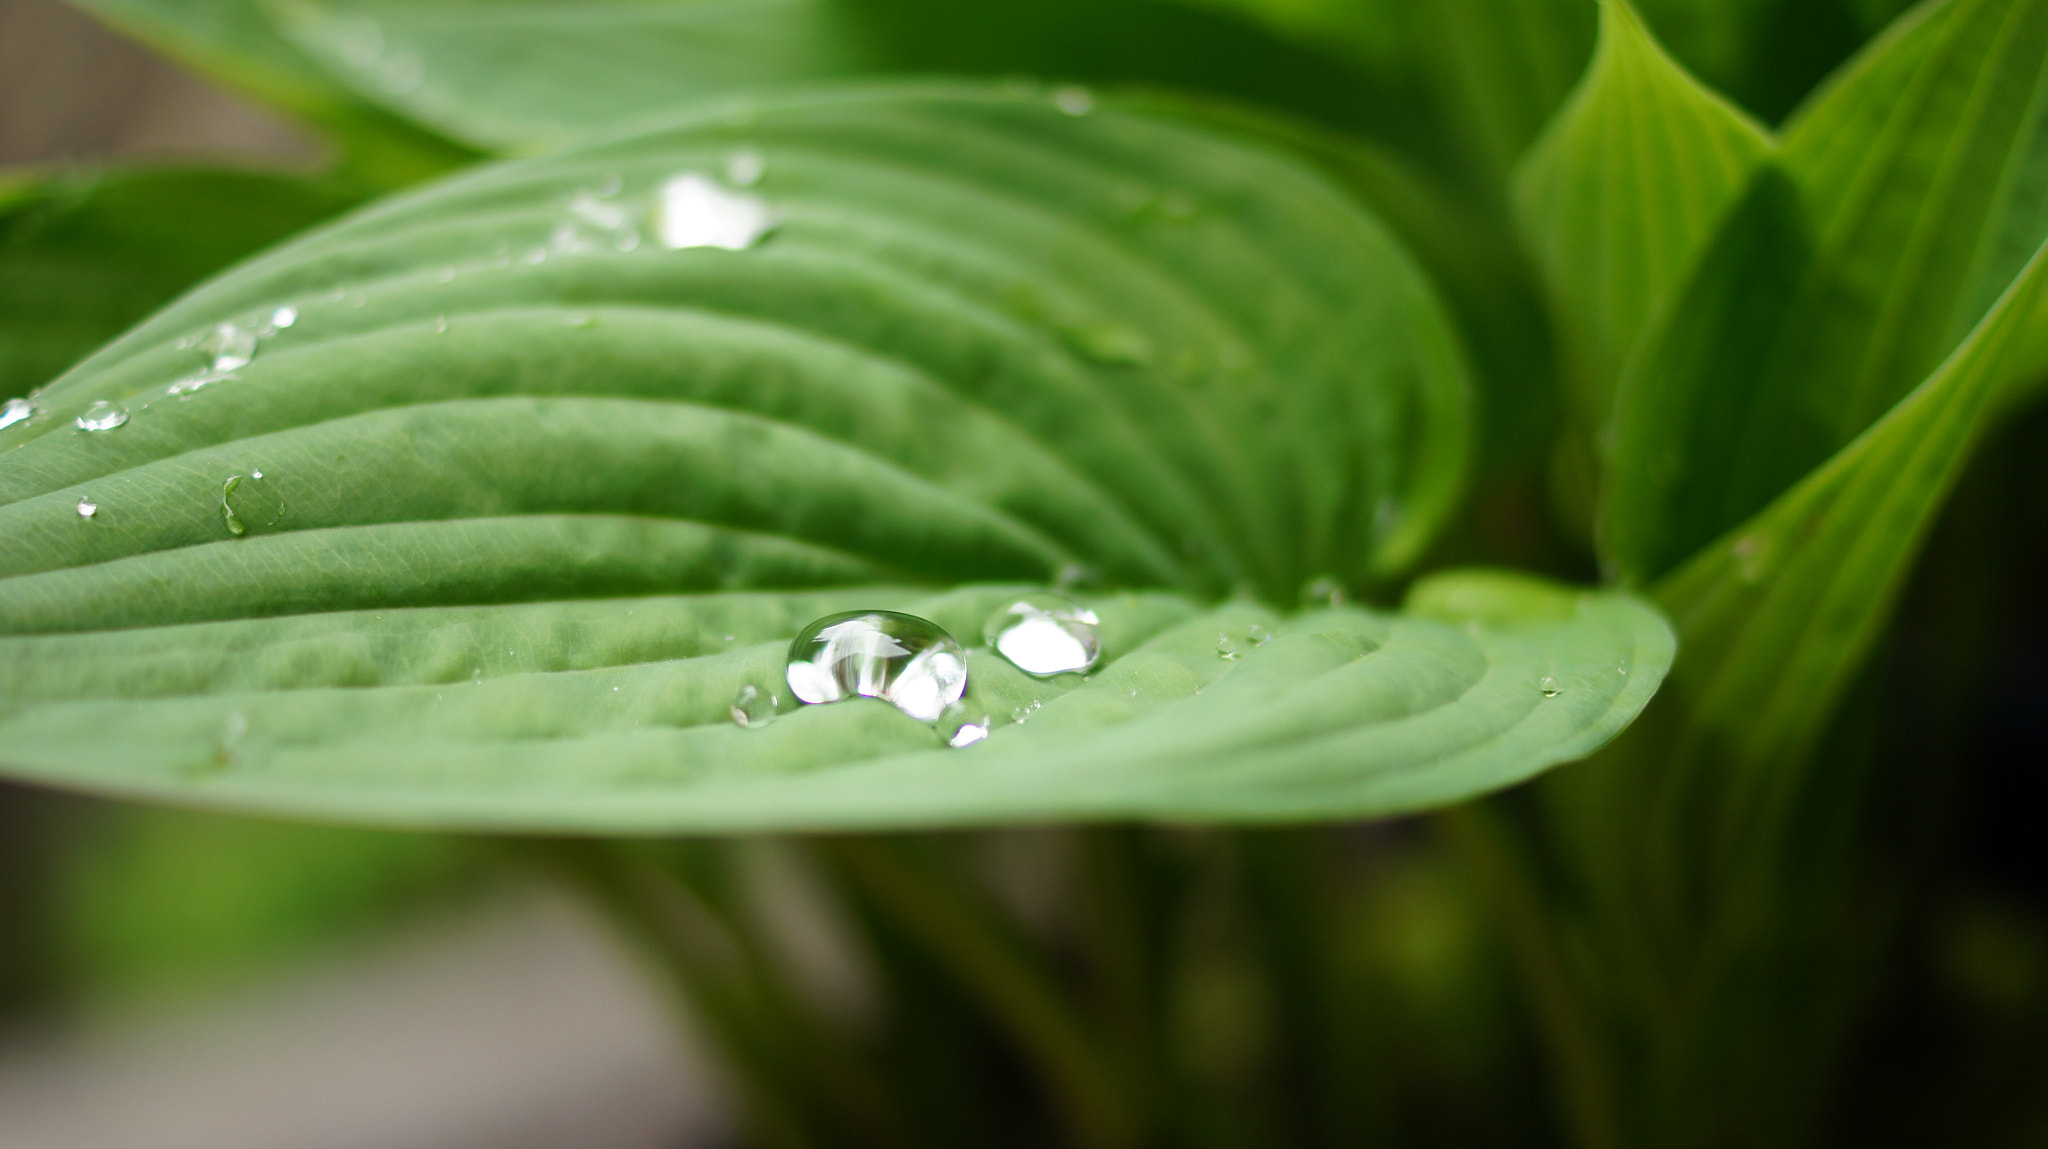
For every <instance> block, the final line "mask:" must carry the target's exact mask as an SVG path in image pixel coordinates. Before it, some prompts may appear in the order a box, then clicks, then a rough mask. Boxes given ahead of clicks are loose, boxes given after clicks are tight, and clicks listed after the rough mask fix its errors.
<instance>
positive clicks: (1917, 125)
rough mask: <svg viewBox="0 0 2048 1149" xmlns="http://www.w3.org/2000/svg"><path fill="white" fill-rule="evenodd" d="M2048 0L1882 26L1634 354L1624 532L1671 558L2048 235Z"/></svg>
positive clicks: (1619, 453)
mask: <svg viewBox="0 0 2048 1149" xmlns="http://www.w3.org/2000/svg"><path fill="white" fill-rule="evenodd" d="M2044 109H2048V3H2044V2H2042V0H1951V2H1948V3H1941V4H1935V5H1932V6H1930V7H1927V8H1924V9H1921V10H1919V11H1918V12H1917V13H1916V14H1915V15H1914V16H1913V17H1909V18H1908V19H1907V20H1905V21H1903V22H1902V23H1901V24H1900V25H1898V26H1897V27H1895V28H1894V29H1893V31H1892V32H1891V33H1889V34H1888V35H1887V36H1885V37H1884V38H1883V39H1882V40H1880V41H1879V42H1877V43H1876V44H1874V45H1873V46H1872V48H1871V49H1870V51H1868V52H1867V53H1866V54H1865V55H1864V56H1863V57H1861V58H1860V59H1859V60H1857V61H1856V62H1855V63H1854V64H1853V65H1852V66H1851V67H1850V68H1849V69H1848V70H1847V72H1846V73H1845V74H1844V75H1842V76H1841V77H1840V78H1839V79H1838V80H1837V81H1835V82H1834V83H1833V84H1832V85H1831V86H1830V87H1829V88H1827V89H1826V90H1824V91H1823V92H1822V93H1820V94H1819V95H1818V96H1817V97H1816V98H1815V100H1814V101H1813V103H1812V104H1811V105H1810V106H1809V107H1807V108H1805V109H1804V110H1802V111H1801V112H1800V113H1799V114H1798V115H1797V116H1796V117H1795V118H1794V120H1793V122H1792V123H1791V124H1790V125H1789V126H1788V127H1787V128H1786V130H1785V135H1784V144H1783V147H1782V150H1781V152H1780V154H1779V155H1778V156H1777V157H1776V158H1775V160H1774V161H1773V162H1772V163H1771V164H1769V165H1767V166H1766V167H1765V168H1763V169H1762V170H1761V171H1760V172H1759V174H1758V176H1757V178H1756V179H1755V181H1754V182H1753V183H1752V184H1751V186H1750V188H1749V190H1748V192H1747V193H1746V194H1745V196H1744V198H1743V200H1742V202H1741V203H1740V204H1739V205H1738V206H1737V207H1736V208H1735V209H1734V210H1733V211H1732V212H1731V213H1730V215H1729V218H1728V220H1727V223H1726V224H1725V226H1724V227H1723V229H1722V231H1721V233H1720V235H1719V237H1718V238H1717V240H1716V241H1715V243H1714V244H1713V245H1712V250H1711V252H1710V255H1709V256H1708V257H1707V258H1706V259H1705V260H1704V261H1703V262H1702V263H1701V265H1700V267H1699V269H1698V271H1697V273H1696V274H1695V276H1694V277H1693V279H1692V281H1691V282H1690V283H1689V284H1688V286H1687V287H1686V288H1685V290H1684V291H1683V292H1682V293H1681V294H1680V295H1679V296H1678V298H1677V301H1676V302H1675V303H1674V304H1673V305H1672V306H1671V307H1670V308H1668V309H1667V311H1666V312H1665V320H1664V322H1663V323H1661V324H1660V325H1659V326H1658V327H1656V328H1655V329H1654V330H1653V331H1652V332H1651V333H1650V334H1649V335H1648V336H1647V337H1646V340H1645V344H1644V346H1643V348H1642V350H1641V353H1640V354H1639V355H1638V356H1637V357H1636V358H1635V359H1633V360H1632V361H1631V363H1630V366H1629V368H1628V371H1627V375H1626V377H1625V379H1624V381H1623V385H1622V391H1621V397H1620V401H1619V403H1618V406H1617V411H1616V416H1615V422H1614V433H1615V444H1614V449H1613V453H1612V457H1611V459H1610V470H1609V478H1608V489H1607V492H1606V506H1605V509H1604V512H1603V528H1604V543H1605V546H1606V550H1607V557H1608V559H1609V561H1610V562H1611V563H1612V564H1613V565H1614V566H1615V567H1616V569H1618V570H1619V571H1620V572H1621V573H1623V574H1624V575H1625V576H1626V577H1628V578H1631V579H1649V578H1652V577H1655V576H1656V575H1659V574H1661V573H1664V572H1666V571H1669V570H1670V569H1672V568H1673V567H1674V566H1675V565H1677V564H1678V563H1679V562H1681V561H1683V560H1684V559H1685V558H1686V556H1688V555H1690V554H1691V553H1693V552H1694V551H1695V550H1697V549H1698V548H1699V547H1701V546H1702V545H1704V544H1706V543H1707V542H1708V541H1709V540H1711V539H1713V538H1715V537H1717V536H1719V535H1720V534H1722V533H1723V532H1725V531H1728V530H1729V529H1731V528H1733V527H1734V526H1736V525H1737V524H1739V523H1741V522H1742V521H1743V520H1745V519H1747V518H1748V517H1749V516H1750V515H1752V514H1754V513H1756V512H1757V511H1758V510H1760V509H1762V508H1763V507H1764V506H1765V505H1766V504H1768V503H1769V502H1770V501H1771V500H1772V499H1774V498H1776V497H1777V496H1778V495H1779V494H1781V493H1782V492H1784V491H1785V490H1786V489H1787V488H1789V487H1790V486H1791V485H1792V484H1793V483H1794V482H1796V481H1797V480H1798V479H1799V478H1800V477H1801V476H1802V475H1804V474H1806V473H1807V472H1808V471H1810V470H1812V469H1813V468H1814V467H1816V466H1818V465H1819V464H1820V463H1821V462H1823V461H1824V460H1826V459H1827V458H1828V457H1829V456H1831V455H1832V454H1834V453H1835V452H1836V451H1837V450H1839V449H1840V448H1841V447H1842V446H1844V445H1845V444H1847V443H1848V442H1849V441H1851V440H1852V439H1854V438H1855V437H1856V436H1857V435H1858V434H1860V433H1861V432H1862V431H1863V430H1864V429H1865V428H1866V427H1868V426H1869V425H1870V424H1871V423H1872V422H1873V421H1874V420H1875V419H1876V418H1877V417H1878V416H1880V415H1882V414H1883V413H1884V412H1886V411H1887V410H1889V409H1890V408H1891V407H1892V405H1893V404H1895V403H1896V402H1897V401H1898V399H1899V398H1900V396H1902V395H1903V394H1904V393H1905V392H1906V391H1907V390H1908V389H1909V388H1911V387H1912V386H1913V385H1914V384H1915V383H1917V382H1918V381H1919V380H1921V379H1922V378H1923V377H1925V375H1926V374H1927V372H1928V371H1930V370H1932V368H1933V367H1934V366H1935V365H1936V364H1937V363H1939V362H1940V361H1941V360H1942V359H1943V358H1944V357H1945V356H1946V355H1947V354H1948V352H1949V351H1950V350H1952V349H1953V348H1954V347H1955V346H1956V344H1957V343H1958V342H1959V341H1960V340H1961V338H1962V337H1963V335H1964V334H1966V333H1967V332H1968V331H1969V330H1970V329H1971V328H1972V327H1973V326H1974V325H1975V324H1976V322H1977V321H1978V319H1979V318H1980V317H1981V316H1982V315H1983V314H1984V313H1985V310H1986V309H1987V308H1988V307H1989V306H1990V303H1991V301H1992V300H1993V299H1995V298H1996V297H1997V296H1998V294H1999V292H2000V291H2002V290H2003V289H2004V287H2005V286H2006V285H2007V284H2008V283H2010V282H2011V281H2012V278H2013V276H2014V274H2015V273H2016V272H2017V271H2018V269H2019V267H2020V265H2021V264H2022V263H2023V262H2024V261H2025V259H2026V258H2027V256H2028V255H2029V254H2030V253H2031V252H2032V251H2033V249H2034V248H2035V247H2036V246H2038V244H2039V243H2040V242H2041V240H2042V238H2043V237H2044V235H2048V180H2044V179H2042V178H2041V177H2042V172H2043V170H2044V165H2048V122H2044V120H2043V115H2042V113H2043V111H2044Z"/></svg>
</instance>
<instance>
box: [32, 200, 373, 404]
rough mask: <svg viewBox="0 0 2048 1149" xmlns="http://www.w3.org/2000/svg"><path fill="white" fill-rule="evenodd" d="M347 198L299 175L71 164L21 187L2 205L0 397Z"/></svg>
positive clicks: (336, 209) (37, 381)
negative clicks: (94, 168)
mask: <svg viewBox="0 0 2048 1149" xmlns="http://www.w3.org/2000/svg"><path fill="white" fill-rule="evenodd" d="M354 199H355V197H354V196H353V195H351V194H350V193H348V192H347V191H346V190H344V189H341V188H337V187H333V186H331V185H329V184H326V183H323V182H320V181H314V180H308V179H304V178H302V177H297V176H284V175H269V174H263V173H258V172H231V171H189V170H179V169H164V170H155V171H150V170H138V171H127V172H106V173H94V172H73V173H67V174H64V175H60V176H55V177H52V178H49V179H47V180H43V181H39V182H37V183H35V184H32V185H29V186H27V187H25V188H24V189H23V190H22V191H21V192H20V193H18V194H16V195H14V196H10V197H8V199H7V200H6V201H5V202H4V203H0V399H6V398H9V397H12V396H19V395H25V394H27V393H28V392H29V391H30V390H32V389H34V388H36V387H39V386H41V385H42V384H44V383H46V382H48V381H49V380H50V379H51V377H52V376H55V375H56V374H57V373H58V372H59V371H62V370H63V369H64V368H66V367H69V366H70V365H71V364H73V363H75V362H77V361H78V360H79V359H82V358H84V357H85V355H86V354H87V353H88V352H90V351H92V350H94V349H95V348H97V347H98V346H99V345H100V344H102V343H105V342H106V341H107V340H109V339H111V338H113V337H114V336H116V335H118V334H120V333H121V331H122V330H123V329H125V328H127V327H128V326H129V325H131V324H133V323H135V322H136V321H137V320H140V319H141V318H143V317H144V316H146V315H148V314H149V313H150V312H151V311H153V310H155V309H156V308H158V307H160V306H162V305H163V304H164V303H166V302H168V301H169V300H170V299H171V297H172V296H174V295H176V294H178V293H179V292H180V291H183V290H184V289H186V288H187V287H190V286H192V285H193V284H195V283H197V282H199V281H200V280H201V279H204V278H205V277H207V276H208V275H211V274H213V273H214V272H216V271H219V270H220V269H221V268H223V267H225V266H227V265H228V264H230V263H232V262H234V261H235V260H237V259H240V258H242V257H243V256H246V255H248V254H250V253H251V252H254V251H255V250H257V249H258V248H262V247H266V246H268V245H270V244H272V243H275V242H277V241H278V240H281V239H283V238H285V237H286V236H288V235H291V234H292V233H294V232H298V231H302V230H304V229H305V228H307V227H308V226H310V225H312V224H314V223H317V222H319V221H320V220H322V219H325V218H327V217H329V216H332V215H336V214H339V213H340V211H341V210H342V209H343V208H345V207H347V206H349V204H350V203H352V202H354Z"/></svg>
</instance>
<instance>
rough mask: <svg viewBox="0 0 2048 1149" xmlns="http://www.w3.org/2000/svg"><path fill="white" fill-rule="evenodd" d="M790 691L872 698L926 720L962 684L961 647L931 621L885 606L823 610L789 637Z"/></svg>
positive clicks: (812, 699) (823, 699) (807, 697)
mask: <svg viewBox="0 0 2048 1149" xmlns="http://www.w3.org/2000/svg"><path fill="white" fill-rule="evenodd" d="M784 677H785V679H786V680H787V681H788V682H789V689H790V692H791V693H792V694H794V695H796V697H797V698H798V699H800V700H801V701H803V702H806V703H811V704H814V705H815V704H821V703H828V702H839V701H841V700H843V699H847V698H852V697H856V696H858V697H864V698H879V699H882V700H883V701H885V702H888V703H890V704H891V705H893V706H895V707H896V709H898V710H901V711H902V712H903V713H905V714H908V715H910V716H911V717H912V718H915V719H917V720H918V721H920V722H931V721H933V720H934V719H936V718H938V716H939V715H940V714H941V713H943V712H944V711H945V709H946V707H948V706H950V705H952V704H953V703H955V702H958V701H960V696H961V694H962V693H963V692H965V691H966V689H967V652H966V651H965V650H963V649H962V648H961V646H960V644H959V643H958V642H957V641H955V640H954V638H953V636H952V635H950V634H947V633H946V632H945V630H944V629H943V628H941V627H940V626H939V625H938V624H937V623H935V622H932V621H930V620H929V619H923V618H919V617H917V616H916V615H912V614H899V613H897V612H895V611H888V610H871V611H858V610H857V611H848V612H845V613H843V614H833V615H827V616H826V617H824V618H821V619H818V620H817V621H815V622H813V623H811V624H810V625H809V626H807V627H805V628H804V629H803V631H802V633H800V634H798V635H797V636H796V639H795V641H793V642H791V643H790V644H789V663H788V666H787V668H786V669H785V671H784Z"/></svg>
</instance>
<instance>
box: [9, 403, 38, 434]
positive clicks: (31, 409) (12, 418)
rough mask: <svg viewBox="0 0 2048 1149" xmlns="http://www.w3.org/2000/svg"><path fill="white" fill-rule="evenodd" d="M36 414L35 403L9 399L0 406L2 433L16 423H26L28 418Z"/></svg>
mask: <svg viewBox="0 0 2048 1149" xmlns="http://www.w3.org/2000/svg"><path fill="white" fill-rule="evenodd" d="M35 413H36V405H35V404H34V403H31V402H29V401H28V400H26V399H9V400H8V401H7V402H6V403H5V404H0V431H4V430H6V429H7V428H9V427H12V426H14V425H15V424H16V423H21V422H26V421H27V420H28V417H29V416H31V415H33V414H35Z"/></svg>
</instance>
